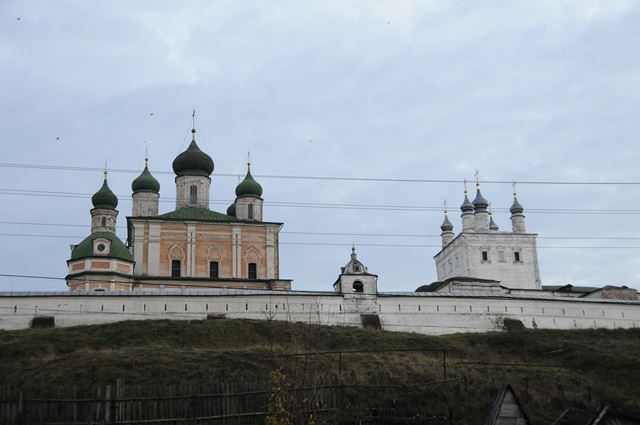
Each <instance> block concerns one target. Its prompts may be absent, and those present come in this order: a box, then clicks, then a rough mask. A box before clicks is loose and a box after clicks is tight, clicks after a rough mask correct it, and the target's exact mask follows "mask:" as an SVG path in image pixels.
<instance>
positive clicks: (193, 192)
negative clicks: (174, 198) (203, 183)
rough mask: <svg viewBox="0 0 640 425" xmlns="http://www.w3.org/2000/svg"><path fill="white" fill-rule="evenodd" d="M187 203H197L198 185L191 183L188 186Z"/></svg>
mask: <svg viewBox="0 0 640 425" xmlns="http://www.w3.org/2000/svg"><path fill="white" fill-rule="evenodd" d="M189 203H190V204H197V203H198V186H196V185H192V186H191V187H190V188H189Z"/></svg>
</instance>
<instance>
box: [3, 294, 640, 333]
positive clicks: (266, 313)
mask: <svg viewBox="0 0 640 425" xmlns="http://www.w3.org/2000/svg"><path fill="white" fill-rule="evenodd" d="M361 314H377V315H378V316H379V318H380V321H381V324H382V328H383V329H385V330H389V331H404V332H416V333H423V334H431V335H438V334H449V333H456V332H487V331H498V330H501V329H503V319H504V318H510V319H517V320H520V321H522V323H523V324H524V325H525V327H527V328H539V329H586V328H632V327H640V302H638V301H635V302H634V301H612V300H583V299H582V300H578V299H575V298H568V299H565V300H558V298H556V299H555V300H552V299H550V298H546V299H545V298H543V297H540V299H536V298H535V297H530V298H522V297H515V296H509V295H502V296H478V295H461V294H456V295H455V296H453V295H448V294H439V293H387V294H378V295H377V296H375V295H352V294H336V293H331V292H278V291H233V290H221V291H185V292H177V291H176V292H171V291H166V292H164V291H162V292H161V291H153V292H152V291H149V292H146V291H141V292H138V293H135V292H134V293H119V292H105V293H0V329H22V328H28V327H29V326H30V322H31V320H32V319H33V318H34V317H35V316H53V317H55V326H56V327H66V326H76V325H89V324H100V323H110V322H118V321H123V320H154V319H156V320H157V319H169V320H203V319H206V318H207V317H208V316H211V317H220V318H222V317H225V318H229V319H256V320H282V321H292V322H304V323H313V324H322V325H341V326H358V327H360V326H362V319H361V316H360V315H361Z"/></svg>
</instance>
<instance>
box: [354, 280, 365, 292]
mask: <svg viewBox="0 0 640 425" xmlns="http://www.w3.org/2000/svg"><path fill="white" fill-rule="evenodd" d="M353 292H364V284H363V283H362V282H360V281H359V280H356V281H355V282H353Z"/></svg>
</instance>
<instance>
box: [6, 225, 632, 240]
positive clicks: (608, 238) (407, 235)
mask: <svg viewBox="0 0 640 425" xmlns="http://www.w3.org/2000/svg"><path fill="white" fill-rule="evenodd" d="M0 224H8V225H24V226H46V227H77V228H85V229H87V228H90V227H91V225H90V224H64V223H43V222H26V221H0ZM117 228H118V229H121V230H125V229H126V228H127V227H126V226H117ZM280 234H281V235H282V234H287V235H310V236H362V237H400V238H438V239H439V238H440V237H441V235H437V234H433V235H429V234H408V233H349V232H303V231H287V230H283V231H281V232H280ZM60 237H63V235H60ZM65 237H66V236H65ZM538 239H555V240H630V241H635V240H640V236H538Z"/></svg>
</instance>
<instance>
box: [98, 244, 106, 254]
mask: <svg viewBox="0 0 640 425" xmlns="http://www.w3.org/2000/svg"><path fill="white" fill-rule="evenodd" d="M96 248H97V249H98V252H103V251H104V250H105V249H107V247H106V246H105V244H103V243H99V244H98V246H97V247H96Z"/></svg>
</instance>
